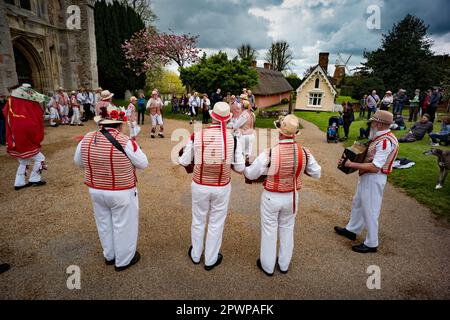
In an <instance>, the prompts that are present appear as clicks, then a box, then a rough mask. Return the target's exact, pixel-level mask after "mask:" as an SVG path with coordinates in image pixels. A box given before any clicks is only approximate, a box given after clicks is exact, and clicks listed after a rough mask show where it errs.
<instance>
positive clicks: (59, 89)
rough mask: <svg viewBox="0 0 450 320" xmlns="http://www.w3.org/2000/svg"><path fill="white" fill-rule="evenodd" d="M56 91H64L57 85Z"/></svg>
mask: <svg viewBox="0 0 450 320" xmlns="http://www.w3.org/2000/svg"><path fill="white" fill-rule="evenodd" d="M56 91H64V88H63V87H58V89H57V90H56Z"/></svg>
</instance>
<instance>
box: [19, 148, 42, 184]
mask: <svg viewBox="0 0 450 320" xmlns="http://www.w3.org/2000/svg"><path fill="white" fill-rule="evenodd" d="M17 160H18V161H19V167H18V168H17V172H16V181H15V182H14V186H15V187H22V186H24V185H26V184H27V182H26V179H25V177H26V175H27V166H28V165H30V164H31V163H32V162H34V164H33V168H32V169H31V174H30V179H29V181H30V182H39V181H41V169H42V162H43V161H45V157H44V155H43V154H42V153H40V152H39V153H38V154H37V155H35V156H33V157H30V158H27V159H17Z"/></svg>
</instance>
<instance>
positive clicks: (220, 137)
mask: <svg viewBox="0 0 450 320" xmlns="http://www.w3.org/2000/svg"><path fill="white" fill-rule="evenodd" d="M211 119H212V124H211V125H210V126H209V127H207V128H205V129H202V130H200V131H199V132H196V133H194V134H192V136H191V139H190V140H189V142H188V144H187V145H186V147H185V148H184V151H183V154H182V156H181V157H180V158H179V163H180V165H182V166H185V167H186V166H189V165H190V164H191V163H192V162H194V164H195V165H194V174H193V182H192V226H191V241H192V245H191V247H190V248H189V251H188V255H189V258H190V259H191V261H192V262H193V263H194V264H199V263H200V258H201V256H202V253H203V248H204V246H203V242H204V238H205V228H206V221H207V220H208V233H207V236H206V242H205V270H207V271H209V270H212V269H213V268H214V267H216V266H218V265H219V264H220V263H221V262H222V258H223V257H222V254H221V253H220V246H221V244H222V232H223V228H224V225H225V219H226V217H227V213H228V202H229V200H230V193H231V184H230V180H231V168H232V166H233V170H234V171H236V172H242V171H243V170H244V167H245V163H244V157H243V154H242V151H241V147H240V144H239V142H238V141H236V140H235V139H234V138H233V136H232V135H231V133H229V132H227V131H226V123H227V122H228V121H229V120H230V119H231V115H230V106H229V105H228V104H227V103H226V102H218V103H216V104H215V105H214V108H213V111H212V112H211ZM208 216H209V219H208Z"/></svg>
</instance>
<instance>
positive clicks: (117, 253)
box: [74, 95, 148, 271]
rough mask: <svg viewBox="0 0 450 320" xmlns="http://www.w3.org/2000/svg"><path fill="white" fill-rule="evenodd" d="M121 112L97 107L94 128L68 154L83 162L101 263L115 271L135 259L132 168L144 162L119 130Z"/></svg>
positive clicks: (136, 213) (136, 217)
mask: <svg viewBox="0 0 450 320" xmlns="http://www.w3.org/2000/svg"><path fill="white" fill-rule="evenodd" d="M104 96H105V95H103V97H104ZM124 116H125V112H119V111H118V110H117V109H115V108H114V107H109V108H108V109H102V114H101V115H100V116H96V117H95V118H94V120H95V122H96V123H97V125H98V127H99V131H94V132H89V133H88V134H86V136H84V138H83V139H82V140H81V142H80V143H79V144H78V147H77V149H76V152H75V157H74V161H75V164H76V165H78V166H80V167H83V168H84V181H85V182H84V183H85V184H86V185H87V186H88V187H89V193H90V195H91V199H92V204H93V208H94V215H95V222H96V224H97V230H98V234H99V237H100V242H101V244H102V247H103V256H104V258H105V263H106V264H107V265H114V264H115V270H116V271H123V270H125V269H127V268H128V267H130V266H132V265H134V264H136V263H137V262H138V261H139V260H140V254H139V252H137V251H136V246H137V239H138V227H139V204H138V194H137V189H136V181H137V180H136V172H135V171H136V168H137V169H144V168H146V167H147V166H148V160H147V156H146V155H145V154H144V153H143V152H142V150H141V148H139V146H138V145H137V144H136V142H135V141H134V140H132V139H130V138H129V137H127V136H126V135H124V134H123V133H121V131H122V123H123V120H124Z"/></svg>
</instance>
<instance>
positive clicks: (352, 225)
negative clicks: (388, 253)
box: [334, 110, 398, 253]
mask: <svg viewBox="0 0 450 320" xmlns="http://www.w3.org/2000/svg"><path fill="white" fill-rule="evenodd" d="M370 121H371V127H370V136H369V141H370V142H369V149H368V151H367V155H366V158H365V160H364V163H355V162H351V161H350V160H346V162H345V163H344V165H345V166H346V167H348V168H354V169H357V170H359V181H358V186H357V188H356V194H355V197H354V198H353V207H352V212H351V217H350V221H349V223H348V224H347V226H346V227H345V228H341V227H334V230H335V231H336V232H337V233H338V234H339V235H341V236H344V237H346V238H348V239H350V240H352V241H354V240H356V236H357V235H358V234H361V232H362V231H363V229H364V228H367V236H366V240H365V241H364V243H361V244H359V245H356V246H353V247H352V250H353V251H355V252H358V253H369V252H377V248H378V217H379V216H380V211H381V203H382V201H383V192H384V187H385V185H386V182H387V176H388V175H389V174H390V173H391V172H392V165H393V163H394V160H395V158H396V157H397V154H398V141H397V138H396V137H395V136H394V135H393V134H392V133H391V130H390V129H389V127H390V126H391V125H392V123H394V116H393V115H392V113H390V112H388V111H385V110H380V111H377V112H376V113H375V114H374V115H373V117H372V118H371V119H370ZM343 161H344V160H343V159H340V160H339V165H341V164H342V163H343Z"/></svg>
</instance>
